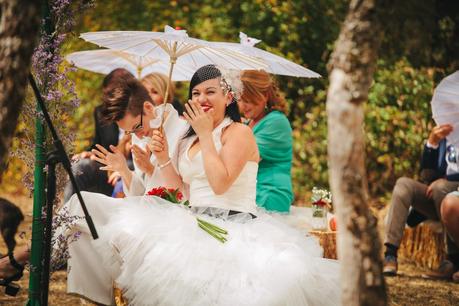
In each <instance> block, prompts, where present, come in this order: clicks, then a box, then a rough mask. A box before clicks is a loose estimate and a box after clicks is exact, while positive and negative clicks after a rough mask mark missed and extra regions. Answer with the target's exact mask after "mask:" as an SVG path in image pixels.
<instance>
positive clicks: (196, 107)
mask: <svg viewBox="0 0 459 306" xmlns="http://www.w3.org/2000/svg"><path fill="white" fill-rule="evenodd" d="M185 108H186V112H184V113H183V116H184V117H185V119H186V121H188V123H189V124H190V125H191V127H192V128H193V130H194V131H195V132H196V135H197V136H198V137H202V136H204V135H208V134H211V133H212V130H213V128H214V127H213V125H214V121H213V117H212V114H213V111H214V110H213V109H212V108H211V109H210V110H209V111H208V112H205V111H204V110H203V109H202V107H201V104H199V102H193V101H192V100H188V103H186V104H185Z"/></svg>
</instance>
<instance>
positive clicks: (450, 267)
mask: <svg viewBox="0 0 459 306" xmlns="http://www.w3.org/2000/svg"><path fill="white" fill-rule="evenodd" d="M456 271H457V268H456V267H455V266H454V264H453V263H452V262H451V261H449V260H447V259H445V260H443V261H442V262H441V264H440V267H438V269H437V270H435V271H430V272H427V273H425V274H422V277H423V278H429V279H451V277H452V276H453V274H454V272H456Z"/></svg>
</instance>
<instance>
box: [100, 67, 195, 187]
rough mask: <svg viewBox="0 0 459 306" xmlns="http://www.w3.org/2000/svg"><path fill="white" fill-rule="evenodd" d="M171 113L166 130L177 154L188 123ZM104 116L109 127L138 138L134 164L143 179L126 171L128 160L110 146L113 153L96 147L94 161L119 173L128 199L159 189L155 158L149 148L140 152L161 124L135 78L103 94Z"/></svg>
mask: <svg viewBox="0 0 459 306" xmlns="http://www.w3.org/2000/svg"><path fill="white" fill-rule="evenodd" d="M168 112H169V113H168V115H167V119H166V120H165V122H164V125H163V128H164V133H165V134H166V136H167V140H168V144H169V147H170V152H174V151H175V149H176V148H177V145H178V140H179V139H180V138H181V136H182V135H183V133H184V132H185V131H186V129H187V123H186V121H184V120H182V119H179V116H178V113H177V111H175V110H174V109H173V108H172V107H171V108H170V109H169V110H168ZM102 116H103V119H104V121H106V122H107V123H113V122H115V123H116V124H117V125H118V127H119V128H121V129H123V130H124V133H125V134H126V135H131V134H134V135H135V137H134V135H133V137H132V139H133V147H132V153H133V160H134V163H135V167H136V168H137V169H139V170H140V172H141V175H139V174H136V173H135V172H134V171H131V170H130V169H129V168H128V167H127V164H126V159H125V158H124V156H123V155H122V153H121V152H120V150H119V149H118V148H116V147H115V146H110V148H109V149H110V150H107V149H105V148H103V147H102V146H99V145H97V149H95V150H93V151H92V152H93V153H94V159H95V160H96V161H98V162H100V163H102V164H104V165H105V167H102V168H101V169H102V170H110V171H117V172H119V173H120V174H121V178H122V180H123V187H124V191H125V193H126V194H127V195H143V194H144V193H145V189H146V188H147V187H149V188H151V187H152V186H160V185H161V183H162V179H161V178H160V176H159V175H158V174H157V173H155V169H156V158H155V157H154V155H152V154H151V152H150V151H149V149H148V147H146V148H145V149H142V148H141V144H142V143H143V144H145V143H146V142H148V141H149V137H150V136H151V135H152V134H153V131H154V130H155V128H156V127H155V124H156V123H157V122H158V121H159V120H160V118H159V116H158V115H157V113H156V108H155V106H154V104H153V101H152V99H151V97H150V95H149V94H148V91H147V90H146V88H145V87H144V86H143V85H142V83H141V82H140V81H138V80H137V79H136V78H134V77H133V76H132V77H129V78H120V79H117V80H115V81H114V82H113V84H112V86H111V87H110V88H108V89H107V90H106V91H104V96H103V105H102ZM135 140H136V141H137V143H136V142H135Z"/></svg>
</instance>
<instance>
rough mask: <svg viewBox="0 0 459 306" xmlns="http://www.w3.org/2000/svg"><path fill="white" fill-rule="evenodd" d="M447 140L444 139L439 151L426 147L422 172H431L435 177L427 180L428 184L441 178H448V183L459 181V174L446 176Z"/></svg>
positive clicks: (422, 161)
mask: <svg viewBox="0 0 459 306" xmlns="http://www.w3.org/2000/svg"><path fill="white" fill-rule="evenodd" d="M458 158H459V156H458ZM447 166H448V165H447V163H446V139H443V140H442V141H441V142H440V144H439V145H438V148H437V149H432V148H429V147H427V145H424V152H423V153H422V160H421V171H424V170H431V171H432V173H433V177H432V178H431V179H427V181H428V182H427V183H430V182H432V181H433V180H436V179H438V178H441V177H446V179H447V180H448V181H459V173H454V174H450V175H448V176H447V175H446V167H447Z"/></svg>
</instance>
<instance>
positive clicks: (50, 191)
mask: <svg viewBox="0 0 459 306" xmlns="http://www.w3.org/2000/svg"><path fill="white" fill-rule="evenodd" d="M29 81H30V85H31V86H32V89H33V91H34V94H35V97H36V99H37V101H38V104H39V105H40V108H41V110H42V112H43V116H44V118H45V121H46V123H47V125H48V127H49V129H50V131H51V135H52V137H53V144H54V147H55V150H54V151H52V152H50V154H48V158H47V161H46V164H47V165H48V179H47V196H46V199H47V205H46V224H45V238H44V242H45V244H44V247H43V249H44V254H43V257H44V258H43V274H42V279H43V287H42V288H43V292H42V303H41V305H42V306H44V305H48V293H49V271H50V259H51V238H52V219H53V203H54V199H55V197H56V165H57V164H58V163H62V165H63V166H64V169H65V170H66V171H67V173H68V175H69V178H70V181H71V182H72V185H73V187H74V189H75V191H76V194H77V197H78V199H79V200H80V204H81V208H82V210H83V213H84V216H85V218H86V222H87V224H88V227H89V230H90V232H91V235H92V237H93V239H97V238H98V237H99V236H98V234H97V231H96V228H95V226H94V223H93V221H92V218H91V216H90V215H89V212H88V210H87V208H86V205H85V203H84V201H83V197H82V196H81V193H80V189H79V188H78V185H77V183H76V180H75V176H74V175H73V173H72V167H71V164H70V160H69V158H68V156H67V153H66V152H65V148H64V145H63V144H62V142H61V140H60V139H59V136H58V135H57V132H56V130H55V129H54V126H53V123H52V122H51V118H50V117H49V114H48V111H47V110H46V106H45V103H44V102H43V99H42V97H41V94H40V91H39V89H38V86H37V84H36V83H35V79H34V78H33V76H32V74H30V75H29Z"/></svg>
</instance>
